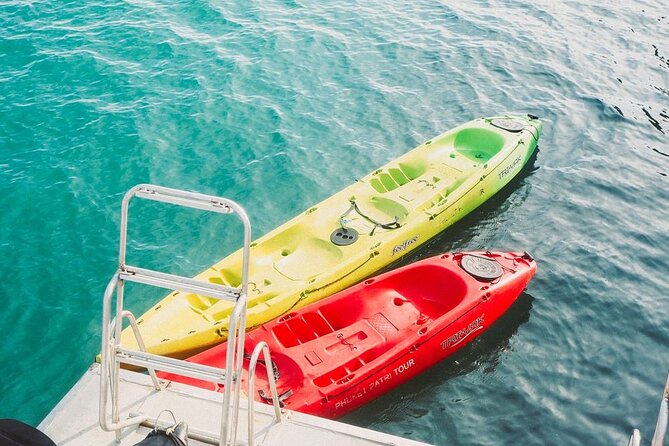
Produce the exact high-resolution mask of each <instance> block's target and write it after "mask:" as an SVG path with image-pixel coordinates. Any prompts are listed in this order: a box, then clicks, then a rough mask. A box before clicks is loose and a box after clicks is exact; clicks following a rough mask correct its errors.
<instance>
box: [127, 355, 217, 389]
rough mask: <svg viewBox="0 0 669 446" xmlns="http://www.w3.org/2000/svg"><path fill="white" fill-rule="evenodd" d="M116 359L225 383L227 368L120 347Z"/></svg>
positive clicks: (139, 365) (143, 366) (138, 365)
mask: <svg viewBox="0 0 669 446" xmlns="http://www.w3.org/2000/svg"><path fill="white" fill-rule="evenodd" d="M116 361H117V362H122V363H124V364H128V365H133V366H135V367H142V368H147V369H154V370H160V371H164V372H170V373H174V374H177V375H181V376H187V377H189V378H195V379H201V380H204V381H210V382H216V383H219V384H225V369H220V368H218V367H211V366H208V365H203V364H197V363H194V362H188V361H184V360H182V359H174V358H168V357H166V356H159V355H154V354H152V353H145V352H138V351H134V350H127V349H125V348H122V347H119V348H117V349H116Z"/></svg>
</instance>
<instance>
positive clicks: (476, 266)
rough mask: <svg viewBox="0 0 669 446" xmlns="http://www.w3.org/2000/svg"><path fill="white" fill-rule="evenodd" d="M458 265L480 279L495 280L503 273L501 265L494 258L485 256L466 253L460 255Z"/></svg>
mask: <svg viewBox="0 0 669 446" xmlns="http://www.w3.org/2000/svg"><path fill="white" fill-rule="evenodd" d="M460 265H461V266H462V269H464V270H465V271H467V272H468V273H469V274H470V275H472V276H474V277H476V278H477V279H480V280H488V281H489V280H495V279H497V278H498V277H500V276H501V275H502V274H504V272H503V271H502V265H500V264H499V263H498V262H497V261H496V260H492V259H486V258H485V257H479V256H473V255H470V254H466V255H464V256H462V260H461V261H460Z"/></svg>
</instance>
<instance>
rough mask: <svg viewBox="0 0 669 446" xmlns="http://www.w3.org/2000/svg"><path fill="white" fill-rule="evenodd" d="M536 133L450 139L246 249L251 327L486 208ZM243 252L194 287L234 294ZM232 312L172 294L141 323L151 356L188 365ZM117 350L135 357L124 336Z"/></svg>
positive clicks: (503, 124)
mask: <svg viewBox="0 0 669 446" xmlns="http://www.w3.org/2000/svg"><path fill="white" fill-rule="evenodd" d="M541 130H542V123H541V121H540V120H539V119H538V118H536V117H535V116H531V115H528V116H527V117H520V116H500V117H495V118H485V119H477V120H474V121H471V122H468V123H466V124H463V125H460V126H459V127H456V128H454V129H453V130H450V131H447V132H446V133H443V134H442V135H439V136H437V137H436V138H433V139H432V140H430V141H426V142H425V143H423V144H421V145H419V146H418V147H416V148H415V149H413V150H411V151H410V152H408V153H406V154H404V155H402V156H401V157H399V158H397V159H395V160H393V161H391V162H390V163H388V164H386V165H385V166H383V167H381V168H379V169H377V170H375V171H374V172H372V173H370V174H369V175H367V176H365V177H364V178H362V179H360V180H358V181H357V182H356V183H354V184H352V185H350V186H348V187H346V188H345V189H343V190H342V191H340V192H338V193H336V194H334V195H333V196H331V197H330V198H327V199H325V200H324V201H322V202H320V203H318V204H316V205H314V206H311V207H309V208H308V209H307V210H305V211H304V212H302V213H301V214H300V215H298V216H296V217H295V218H293V219H292V220H290V221H288V222H286V223H284V224H283V225H281V226H279V227H278V228H276V229H274V230H273V231H271V232H269V233H268V234H266V235H264V236H262V237H260V238H259V239H257V240H255V241H254V242H253V243H252V244H251V255H250V269H249V287H248V311H247V328H248V329H251V328H254V327H256V326H259V325H261V324H263V323H265V322H268V321H271V320H273V319H276V318H277V317H279V316H281V315H282V314H285V313H287V312H289V311H291V310H294V309H297V308H300V307H302V306H304V305H307V304H310V303H312V302H315V301H317V300H319V299H321V298H323V297H325V296H328V295H330V294H333V293H335V292H337V291H339V290H342V289H344V288H346V287H348V286H351V285H353V284H354V283H357V282H359V281H361V280H363V279H364V278H366V277H368V276H369V275H371V274H372V273H374V272H376V271H377V270H379V269H381V268H383V267H384V266H386V265H388V264H389V263H391V262H393V261H395V260H397V259H398V258H399V257H400V256H402V255H404V254H406V253H408V252H410V251H412V250H414V249H416V248H417V247H418V246H420V245H422V244H423V243H425V242H427V241H428V240H429V239H430V238H432V237H434V236H435V235H436V234H438V233H440V232H441V231H443V230H444V229H445V228H447V227H448V226H450V225H452V224H453V223H455V222H456V221H458V220H459V219H461V218H462V217H464V216H465V215H467V214H468V213H469V212H471V211H472V210H474V209H476V208H477V207H478V206H479V205H481V204H482V203H483V202H485V201H486V200H487V199H489V198H490V197H492V196H493V195H494V194H495V193H496V192H498V191H499V190H500V189H501V188H502V187H503V186H504V185H506V184H507V183H508V182H509V181H510V180H511V179H512V178H513V177H514V176H516V175H517V174H518V172H519V171H520V170H521V168H522V167H523V166H524V165H525V163H526V162H527V160H528V159H529V158H530V156H531V154H532V152H533V151H534V149H535V147H536V145H537V140H538V138H539V135H540V133H541ZM240 271H241V250H240V251H237V252H235V253H233V254H231V255H229V256H228V257H226V258H224V259H223V260H221V261H220V262H218V263H216V264H215V265H213V266H211V267H210V268H209V269H207V270H206V271H203V272H202V273H200V274H199V275H198V276H196V278H197V279H199V280H204V281H209V282H212V283H217V284H222V285H228V286H232V287H237V286H239V284H240V280H241V273H240ZM232 306H233V304H232V303H230V302H227V301H219V300H216V299H214V298H209V297H205V296H201V295H196V294H192V293H186V292H179V291H175V292H172V293H171V294H169V295H168V296H166V297H165V298H164V299H162V300H161V301H160V302H159V303H157V304H156V305H155V306H154V307H152V308H151V309H149V310H148V311H147V312H146V313H145V314H144V315H143V316H142V317H141V318H139V319H138V323H139V328H140V330H141V333H142V337H143V339H144V342H145V344H146V347H147V349H148V350H149V351H150V352H152V353H156V354H161V355H169V356H175V357H185V356H188V355H191V354H194V353H196V352H198V351H200V350H203V349H205V348H208V347H211V346H212V345H215V344H218V343H220V342H222V341H224V340H225V339H226V338H227V328H228V318H229V316H230V314H231V311H232ZM122 343H123V345H125V346H127V347H132V348H137V344H136V342H135V339H134V336H133V335H132V333H131V332H130V331H129V329H126V330H124V332H123V337H122Z"/></svg>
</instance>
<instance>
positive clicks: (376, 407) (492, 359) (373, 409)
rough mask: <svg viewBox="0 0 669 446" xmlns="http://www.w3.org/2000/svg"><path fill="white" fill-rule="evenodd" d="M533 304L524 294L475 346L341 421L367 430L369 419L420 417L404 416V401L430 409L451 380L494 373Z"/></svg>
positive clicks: (449, 358)
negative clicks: (431, 403)
mask: <svg viewBox="0 0 669 446" xmlns="http://www.w3.org/2000/svg"><path fill="white" fill-rule="evenodd" d="M533 302H534V297H532V296H531V295H530V294H528V293H526V292H523V293H521V295H520V296H518V299H517V301H516V302H515V303H514V304H513V305H512V306H511V308H509V310H508V311H507V312H506V313H504V314H503V315H502V316H501V317H500V318H499V319H498V320H497V321H496V322H495V323H494V324H493V325H492V326H491V327H490V328H489V329H488V330H487V331H486V332H485V333H483V334H482V335H481V336H479V337H478V338H477V339H475V340H474V341H473V342H472V343H470V344H468V345H466V346H465V347H463V348H462V349H461V350H460V351H458V352H457V353H455V354H454V355H452V356H450V357H448V358H446V359H444V360H442V361H441V362H439V363H437V364H435V365H434V366H432V367H431V368H429V369H428V370H426V371H425V372H423V373H421V374H420V375H418V376H417V377H415V378H413V379H412V380H410V381H408V382H406V383H404V384H402V385H400V386H399V387H397V388H395V389H393V390H391V391H390V392H388V393H386V394H385V395H383V396H381V397H379V398H377V399H376V400H374V401H372V402H370V403H368V404H367V405H365V406H363V407H361V408H360V409H357V410H355V411H354V412H351V413H350V414H348V415H346V416H344V417H343V418H342V419H341V421H343V422H345V423H350V424H355V425H359V426H363V427H365V426H367V425H368V424H369V423H368V420H378V419H379V418H382V419H383V420H384V421H389V422H392V421H399V420H403V419H405V418H406V417H407V416H420V414H407V413H403V409H402V407H403V405H402V399H403V398H405V397H407V396H410V397H411V398H412V399H413V401H414V402H417V401H420V400H426V401H425V404H417V406H422V405H426V406H429V400H430V399H431V395H436V394H441V395H443V393H444V392H443V391H438V388H439V387H441V386H443V385H445V384H446V383H448V381H450V380H452V379H454V378H457V377H459V376H463V375H466V374H469V373H471V372H473V371H475V370H480V371H482V372H483V373H491V372H493V371H494V370H495V368H496V367H497V366H498V365H499V363H500V354H501V353H502V352H504V351H507V350H509V348H510V344H511V338H513V336H514V335H515V334H516V333H517V332H518V329H519V328H520V327H521V326H522V325H523V324H525V323H526V322H527V321H529V319H530V310H531V309H532V303H533ZM404 412H405V411H404ZM379 414H381V417H379Z"/></svg>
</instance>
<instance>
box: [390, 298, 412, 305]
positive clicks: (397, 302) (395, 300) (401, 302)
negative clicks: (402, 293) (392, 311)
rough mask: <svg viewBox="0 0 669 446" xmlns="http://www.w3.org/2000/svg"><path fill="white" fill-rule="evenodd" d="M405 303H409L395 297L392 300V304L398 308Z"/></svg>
mask: <svg viewBox="0 0 669 446" xmlns="http://www.w3.org/2000/svg"><path fill="white" fill-rule="evenodd" d="M407 302H409V301H408V300H406V299H405V298H404V297H396V298H394V299H393V303H394V304H395V305H396V306H398V307H401V306H402V305H404V304H405V303H407Z"/></svg>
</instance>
